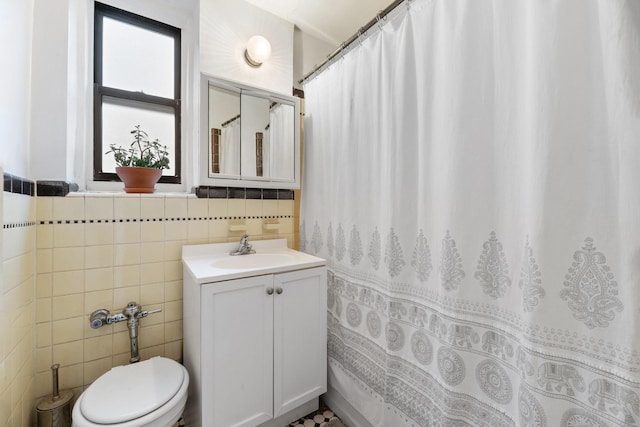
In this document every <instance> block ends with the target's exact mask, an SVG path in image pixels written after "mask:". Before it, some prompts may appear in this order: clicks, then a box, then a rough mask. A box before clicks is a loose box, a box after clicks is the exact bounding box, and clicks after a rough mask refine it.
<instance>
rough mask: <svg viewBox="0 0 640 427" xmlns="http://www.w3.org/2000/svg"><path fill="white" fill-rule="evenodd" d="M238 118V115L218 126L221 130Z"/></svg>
mask: <svg viewBox="0 0 640 427" xmlns="http://www.w3.org/2000/svg"><path fill="white" fill-rule="evenodd" d="M239 118H240V114H238V115H237V116H235V117H232V118H230V119H229V120H227V121H226V122H224V123H223V124H221V125H220V127H221V128H223V127H225V126H226V125H228V124H231V123H233V122H234V121H235V120H238V119H239Z"/></svg>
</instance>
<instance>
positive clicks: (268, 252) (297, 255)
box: [182, 239, 326, 284]
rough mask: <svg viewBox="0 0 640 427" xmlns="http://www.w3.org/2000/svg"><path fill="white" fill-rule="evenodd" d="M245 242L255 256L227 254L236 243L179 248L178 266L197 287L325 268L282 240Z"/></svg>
mask: <svg viewBox="0 0 640 427" xmlns="http://www.w3.org/2000/svg"><path fill="white" fill-rule="evenodd" d="M249 243H251V245H252V246H253V249H254V250H255V251H256V253H255V254H248V255H229V253H230V252H232V251H235V250H237V249H238V243H214V244H208V245H189V246H183V248H182V263H183V265H184V268H185V271H188V272H189V273H190V274H191V275H192V276H193V278H194V279H195V281H196V283H199V284H203V283H211V282H221V281H225V280H231V279H239V278H243V277H251V276H258V275H261V274H275V273H281V272H284V271H293V270H302V269H305V268H312V267H320V266H323V265H326V261H325V260H324V259H322V258H318V257H315V256H312V255H309V254H305V253H304V252H299V251H295V250H293V249H289V248H287V241H286V240H285V239H277V240H256V241H251V240H250V241H249Z"/></svg>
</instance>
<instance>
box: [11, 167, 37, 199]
mask: <svg viewBox="0 0 640 427" xmlns="http://www.w3.org/2000/svg"><path fill="white" fill-rule="evenodd" d="M4 191H6V192H7V193H15V194H23V195H25V196H31V197H33V196H35V195H36V190H35V183H34V181H32V180H30V179H26V178H22V177H19V176H16V175H11V174H10V173H6V172H4Z"/></svg>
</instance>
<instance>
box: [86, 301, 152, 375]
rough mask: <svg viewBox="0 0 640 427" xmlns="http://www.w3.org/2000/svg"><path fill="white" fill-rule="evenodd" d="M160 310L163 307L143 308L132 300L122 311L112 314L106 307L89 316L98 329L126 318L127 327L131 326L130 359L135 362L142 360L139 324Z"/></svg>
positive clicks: (92, 325) (94, 327)
mask: <svg viewBox="0 0 640 427" xmlns="http://www.w3.org/2000/svg"><path fill="white" fill-rule="evenodd" d="M160 311H162V309H161V308H158V309H155V310H151V311H147V310H143V309H142V307H141V306H140V305H138V303H137V302H133V301H132V302H130V303H129V304H127V306H126V307H125V308H123V309H122V312H121V313H116V314H113V315H112V314H111V312H109V310H106V309H104V308H101V309H99V310H96V311H94V312H93V313H91V316H90V317H89V323H90V324H91V327H92V328H93V329H98V328H99V327H101V326H103V325H105V324H107V325H110V324H112V323H118V322H122V321H124V320H126V321H127V327H128V328H129V339H130V340H131V358H130V359H129V361H130V362H131V363H135V362H138V361H140V355H139V353H138V325H139V324H140V319H142V318H143V317H147V316H148V315H150V314H153V313H158V312H160Z"/></svg>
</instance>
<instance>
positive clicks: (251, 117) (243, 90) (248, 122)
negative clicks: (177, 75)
mask: <svg viewBox="0 0 640 427" xmlns="http://www.w3.org/2000/svg"><path fill="white" fill-rule="evenodd" d="M200 103H201V115H200V136H201V143H200V153H201V155H200V170H201V174H200V175H201V181H202V183H203V184H204V185H216V186H225V187H255V188H284V189H294V188H300V119H299V118H300V103H299V99H298V98H296V97H293V96H287V95H282V94H276V93H272V92H268V91H265V90H261V89H256V88H252V87H250V86H246V85H244V84H239V83H233V82H229V81H226V80H221V79H218V78H214V77H211V76H208V75H206V74H202V76H201V81H200Z"/></svg>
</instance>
